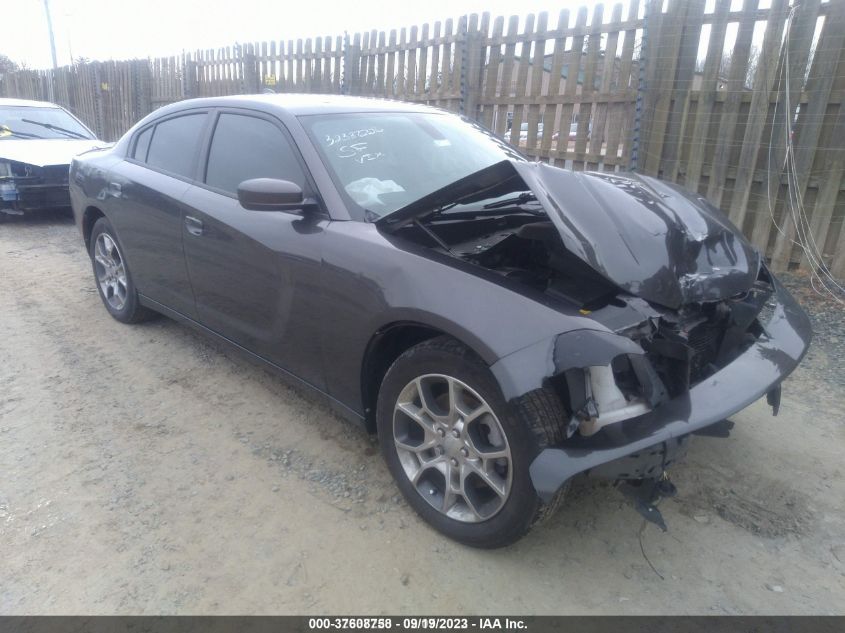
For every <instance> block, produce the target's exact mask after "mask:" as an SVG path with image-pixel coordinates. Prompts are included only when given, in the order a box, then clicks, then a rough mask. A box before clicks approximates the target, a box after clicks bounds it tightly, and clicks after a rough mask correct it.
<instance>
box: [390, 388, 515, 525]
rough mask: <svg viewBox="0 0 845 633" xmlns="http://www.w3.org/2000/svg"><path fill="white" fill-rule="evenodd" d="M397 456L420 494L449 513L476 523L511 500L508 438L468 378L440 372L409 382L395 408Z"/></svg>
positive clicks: (394, 437) (443, 511)
mask: <svg viewBox="0 0 845 633" xmlns="http://www.w3.org/2000/svg"><path fill="white" fill-rule="evenodd" d="M393 439H394V443H395V446H396V451H397V454H398V456H399V461H400V463H401V464H402V468H403V469H404V471H405V474H406V475H407V476H408V479H409V481H410V482H411V484H412V485H413V486H414V488H415V489H416V491H417V492H418V493H419V494H420V496H421V497H422V498H423V499H425V500H426V501H427V502H428V503H429V504H430V505H431V506H433V507H434V508H435V509H436V510H438V511H439V512H441V513H442V514H445V515H446V516H448V517H450V518H452V519H455V520H458V521H462V522H465V523H478V522H480V521H485V520H487V519H489V518H491V517H492V516H494V515H495V514H496V513H497V512H499V510H501V509H502V507H503V506H504V505H505V502H506V501H507V499H508V495H509V494H510V490H511V483H512V479H513V468H512V461H511V451H510V447H509V446H508V440H507V437H506V435H505V433H504V430H503V429H502V425H501V423H500V422H499V420H498V418H497V417H496V414H495V413H494V412H493V409H492V408H491V407H490V405H488V404H487V402H485V400H484V399H483V398H482V397H481V396H480V395H479V394H478V393H477V392H476V391H474V390H473V389H472V388H471V387H470V386H469V385H467V384H466V383H464V382H462V381H460V380H458V379H457V378H454V377H452V376H446V375H442V374H426V375H424V376H419V377H417V378H415V379H414V380H412V381H411V382H409V383H408V384H407V385H406V386H405V388H404V389H402V391H401V392H400V394H399V397H398V398H397V401H396V405H395V408H394V412H393Z"/></svg>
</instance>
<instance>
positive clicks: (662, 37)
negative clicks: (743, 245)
mask: <svg viewBox="0 0 845 633" xmlns="http://www.w3.org/2000/svg"><path fill="white" fill-rule="evenodd" d="M735 5H737V0H734V1H733V2H732V0H710V1H709V2H708V1H707V0H666V1H664V0H626V3H625V4H621V3H620V4H615V5H613V6H612V7H609V8H608V7H604V6H601V5H597V6H595V8H594V9H593V11H592V13H590V12H588V11H587V10H586V9H585V8H581V9H580V10H577V11H573V12H570V11H568V10H563V11H561V12H560V14H559V15H558V16H556V22H555V23H554V24H553V25H552V24H550V23H549V18H548V16H547V15H546V14H545V13H541V14H539V15H537V16H534V15H529V16H527V17H526V18H524V19H522V20H520V18H519V17H518V16H511V17H510V18H508V19H507V20H506V19H505V18H504V17H497V18H495V19H491V17H490V15H488V14H486V13H485V14H483V15H481V16H477V15H470V16H463V17H461V18H459V19H458V20H446V21H444V22H442V23H441V22H435V23H434V24H433V25H428V24H426V25H423V26H422V27H419V28H418V27H411V28H407V29H406V28H403V29H400V30H398V31H397V30H393V31H390V32H389V33H385V32H376V31H371V32H367V33H357V34H354V35H345V36H343V37H334V38H331V37H324V38H315V39H305V40H301V39H300V40H296V41H293V40H288V41H286V42H275V41H274V42H263V43H250V44H241V45H236V46H234V47H228V48H224V49H217V50H203V51H196V52H194V53H191V54H184V55H181V56H178V57H169V58H157V59H151V60H132V61H116V62H115V61H112V62H92V63H88V64H84V65H74V66H69V67H64V68H59V69H57V70H55V71H20V72H16V73H11V74H8V75H6V76H5V77H3V78H2V81H0V95H2V96H16V97H22V98H32V99H48V98H49V97H50V95H51V90H50V87H51V82H52V94H53V99H54V100H55V101H57V102H58V103H61V104H62V105H65V106H67V107H68V108H69V109H70V110H71V111H73V112H74V113H75V114H77V115H78V116H79V117H80V118H81V119H82V120H83V121H85V122H87V123H88V124H89V125H90V126H91V127H92V128H93V129H94V130H95V131H96V132H97V133H98V134H99V135H100V136H101V137H103V138H105V139H108V140H113V139H116V138H117V137H119V136H120V135H121V134H122V133H123V132H124V131H125V130H126V129H128V128H129V127H130V126H131V125H132V124H134V123H135V122H136V121H138V120H139V119H140V118H142V117H143V116H145V115H146V114H148V113H149V112H151V111H153V110H154V109H156V108H158V107H160V106H162V105H164V104H167V103H171V102H174V101H178V100H181V99H185V98H191V97H202V96H216V95H227V94H238V93H255V92H261V91H268V90H270V91H275V92H312V93H334V94H351V95H362V96H368V97H383V98H388V99H401V100H405V101H414V102H420V103H426V104H430V105H435V106H439V107H442V108H446V109H449V110H452V111H455V112H460V113H462V114H464V115H466V116H467V117H469V118H472V119H475V120H478V121H479V122H481V123H482V124H483V125H485V126H487V127H488V128H490V129H492V130H493V131H494V132H495V133H496V134H498V135H500V136H503V137H505V138H507V139H508V140H509V141H510V142H511V143H513V144H514V145H519V146H520V147H521V148H522V150H523V152H524V153H526V154H527V155H528V156H530V157H533V158H535V159H538V160H543V161H548V162H550V163H552V164H558V165H561V166H565V167H569V168H572V169H598V170H611V171H613V170H620V169H634V170H636V171H639V172H641V173H645V174H649V175H656V176H659V177H660V178H663V179H665V180H670V181H675V182H678V183H680V184H682V185H684V186H686V187H688V188H690V189H692V190H695V191H698V192H699V193H701V194H702V195H704V196H706V197H707V198H708V199H709V200H710V201H711V202H713V203H714V204H716V205H717V206H720V207H722V208H723V209H725V211H726V212H728V213H729V214H730V216H731V218H732V219H733V221H734V222H735V223H736V224H737V225H738V226H740V227H741V228H742V229H743V230H744V231H745V233H746V234H747V235H748V236H749V237H750V238H751V239H752V241H753V242H754V243H755V244H756V245H757V246H759V247H760V248H761V249H763V250H764V251H765V252H766V253H767V254H768V255H769V257H770V258H771V261H772V265H773V267H774V268H775V269H777V270H783V269H785V268H787V267H788V266H790V265H793V266H794V265H802V266H804V267H808V266H809V265H810V264H812V261H813V260H812V259H808V257H807V255H806V254H805V253H804V251H803V250H802V249H801V248H799V247H798V246H797V245H796V244H795V242H796V241H801V242H803V243H808V242H812V243H814V244H815V245H816V246H817V248H818V251H820V252H821V253H822V257H823V263H824V265H825V266H826V267H828V268H829V269H830V270H832V271H833V273H834V274H835V275H837V276H838V277H840V278H841V277H843V276H845V224H844V223H843V217H845V193H843V188H844V186H845V185H844V181H845V103H843V101H845V0H801V2H800V3H797V2H794V0H742V3H741V7H739V8H738V9H737V7H736V6H735ZM793 5H794V6H793ZM733 9H736V10H733ZM793 9H794V10H793ZM791 12H792V13H791ZM787 31H788V32H787ZM785 35H787V36H788V37H787V38H786V40H785V41H786V45H785V46H783V47H782V42H783V41H784V36H785ZM704 49H706V53H704V54H703V59H699V57H700V56H701V55H700V52H699V51H700V50H704ZM787 78H788V80H789V81H788V82H787V81H785V80H786V79H787ZM787 88H788V89H787ZM787 102H788V103H789V104H790V109H791V111H792V113H791V118H790V116H787V114H786V108H785V104H786V103H787ZM787 121H789V124H790V126H791V130H789V131H790V132H791V134H787ZM787 158H788V159H789V165H790V167H792V172H791V173H792V176H791V177H790V176H788V175H787V171H786V170H784V169H783V168H782V165H783V164H784V161H785V159H787ZM795 216H797V217H798V218H799V220H800V221H799V222H794V221H793V220H792V218H793V217H795ZM796 234H797V235H798V236H799V237H800V238H801V239H800V240H796Z"/></svg>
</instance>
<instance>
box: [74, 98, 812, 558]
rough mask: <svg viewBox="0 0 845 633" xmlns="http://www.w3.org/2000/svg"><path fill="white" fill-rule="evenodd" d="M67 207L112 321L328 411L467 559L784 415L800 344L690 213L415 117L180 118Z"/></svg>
mask: <svg viewBox="0 0 845 633" xmlns="http://www.w3.org/2000/svg"><path fill="white" fill-rule="evenodd" d="M70 186H71V199H72V202H73V210H74V214H75V216H76V221H77V223H78V226H79V228H80V230H81V233H82V236H83V239H84V242H85V245H86V248H87V249H88V252H89V254H90V256H91V261H92V267H93V272H94V276H95V280H96V284H97V288H98V291H99V293H100V297H101V299H102V301H103V304H104V305H105V308H106V310H107V311H108V312H109V313H110V314H111V315H112V316H113V317H114V318H115V319H117V320H119V321H122V322H125V323H134V322H137V321H140V320H143V319H146V318H149V317H150V316H151V315H153V314H155V313H161V314H165V315H167V316H170V317H172V318H174V319H177V320H178V321H180V322H183V323H186V324H188V325H191V326H193V327H195V328H197V329H198V330H200V331H202V332H204V333H206V334H208V335H211V336H213V337H216V338H217V339H219V340H220V341H223V342H225V343H227V344H229V345H230V346H231V347H232V348H233V349H236V350H239V351H240V352H242V353H244V354H246V355H247V356H248V357H249V358H251V359H253V360H255V361H256V362H259V363H263V364H264V365H266V366H267V367H269V368H271V369H273V370H275V371H277V372H278V373H280V374H281V375H283V376H286V377H288V378H289V379H291V380H292V381H293V382H294V383H296V384H298V385H299V386H301V387H302V388H304V389H308V390H310V391H311V392H313V393H314V394H317V395H319V396H321V397H323V398H325V399H326V400H327V401H328V402H329V403H330V404H331V405H332V406H333V407H334V409H335V410H336V411H338V412H339V413H341V414H343V415H345V416H346V417H348V418H349V419H350V420H354V421H356V422H359V423H361V424H363V425H364V426H365V428H367V429H368V430H369V431H371V432H374V433H377V434H378V437H379V442H380V444H381V449H382V454H383V456H384V458H385V460H386V462H387V464H388V467H389V469H390V472H391V473H392V475H393V477H394V478H395V480H396V483H397V485H398V487H399V488H400V490H401V491H402V493H403V494H404V496H405V498H406V499H407V500H408V503H409V504H410V505H411V506H412V507H413V508H414V509H415V510H416V511H417V512H418V513H419V514H420V515H421V516H422V517H423V518H424V519H425V520H426V521H427V522H428V523H430V524H431V525H432V526H434V527H435V528H436V529H438V530H440V531H441V532H442V533H444V534H446V535H448V536H449V537H451V538H454V539H456V540H459V541H461V542H463V543H467V544H470V545H474V546H479V547H499V546H502V545H506V544H509V543H512V542H514V541H515V540H516V539H518V538H520V537H521V536H522V535H523V534H525V533H526V532H527V531H528V530H529V529H530V528H531V527H532V526H533V525H535V524H536V523H537V522H538V521H540V520H542V519H543V518H545V517H547V516H549V515H550V514H551V512H552V511H553V510H554V509H555V507H556V505H557V503H558V501H559V500H560V498H561V496H562V495H563V493H564V491H565V490H566V484H567V482H568V481H569V480H570V479H571V478H572V477H573V476H575V475H577V474H580V473H589V474H591V475H596V476H603V477H607V478H610V479H613V480H635V481H637V482H643V481H644V480H645V481H650V482H652V483H654V482H658V481H660V480H661V478H662V477H663V476H664V474H665V471H666V468H667V467H668V466H669V465H670V464H671V463H673V462H674V461H676V460H677V459H679V458H680V457H681V456H682V455H683V453H684V451H685V450H686V448H687V444H688V438H689V436H690V434H691V433H693V432H694V431H697V430H700V429H703V428H705V427H707V426H709V425H711V424H713V423H715V422H718V421H720V420H722V419H724V418H726V417H728V416H729V415H732V414H733V413H735V412H736V411H738V410H740V409H742V408H744V407H745V406H747V405H748V404H750V403H751V402H753V401H754V400H756V399H757V398H759V397H760V396H761V395H764V394H769V399H770V402H771V403H772V405H773V407H775V408H777V403H778V398H779V393H780V391H779V389H780V387H779V385H780V383H781V381H782V380H783V379H784V378H785V377H786V376H787V375H788V374H789V373H790V372H791V371H792V370H793V369H794V368H795V367H796V365H797V363H798V362H799V361H800V359H801V358H802V356H803V354H804V352H805V351H806V349H807V345H808V344H809V339H810V329H809V322H808V320H807V316H806V315H805V314H804V312H803V311H802V310H801V309H800V308H799V307H798V306H797V304H796V303H795V301H794V300H793V299H792V297H791V296H790V295H789V293H788V292H787V291H786V290H784V289H783V287H781V286H780V284H779V283H778V282H777V280H776V279H775V278H774V277H773V276H772V275H771V274H770V273H769V272H768V270H767V269H766V267H765V265H764V263H763V261H762V258H761V256H760V255H759V253H758V252H756V251H755V250H754V248H753V247H752V246H751V245H750V244H749V243H748V242H747V241H746V240H745V239H744V238H743V237H742V235H741V234H740V233H739V231H738V230H737V229H736V228H735V227H733V226H732V225H731V224H730V222H729V221H728V220H727V218H726V217H725V216H724V215H723V214H722V213H721V212H720V211H718V210H717V209H715V208H713V207H712V206H711V205H709V204H708V203H707V202H706V201H705V200H703V199H702V198H700V197H699V196H696V195H694V194H691V193H688V192H685V191H684V190H682V189H680V188H678V187H675V186H674V185H670V184H667V183H662V182H660V181H658V180H656V179H654V178H647V177H643V176H639V175H636V174H616V173H585V172H573V171H567V170H563V169H559V168H556V167H552V166H550V165H548V164H544V163H536V162H530V161H528V160H526V159H525V158H524V157H523V156H522V155H520V154H519V153H518V152H517V151H516V150H515V149H514V148H513V147H512V146H510V145H508V144H507V143H505V142H503V141H502V140H501V139H498V138H496V137H495V136H494V135H492V134H491V133H489V132H487V131H485V130H483V129H482V128H480V127H478V126H476V125H474V124H472V123H470V122H469V121H467V120H465V119H462V118H460V117H458V116H455V115H453V114H448V113H445V112H442V111H439V110H435V109H432V108H428V107H426V106H420V105H413V104H401V103H397V102H387V101H375V100H370V99H357V98H351V97H323V96H316V95H315V96H309V95H301V96H283V95H256V96H240V97H220V98H210V99H198V100H191V101H184V102H180V103H178V104H173V105H170V106H167V107H164V108H162V109H160V110H158V111H156V112H155V113H153V114H152V115H150V116H148V117H147V118H145V119H144V120H142V121H141V122H140V123H139V124H138V125H136V126H135V127H134V128H133V129H131V130H130V131H129V132H128V133H127V134H126V135H125V136H124V137H123V138H122V139H121V140H120V141H118V143H117V144H116V145H115V146H114V147H113V148H111V149H109V150H104V151H98V152H89V153H87V154H85V155H82V156H79V157H77V158H75V159H74V161H73V163H72V166H71V185H70ZM769 303H770V304H771V305H770V308H771V310H772V311H769V310H768V309H767V310H764V309H763V308H764V306H766V305H767V304H769Z"/></svg>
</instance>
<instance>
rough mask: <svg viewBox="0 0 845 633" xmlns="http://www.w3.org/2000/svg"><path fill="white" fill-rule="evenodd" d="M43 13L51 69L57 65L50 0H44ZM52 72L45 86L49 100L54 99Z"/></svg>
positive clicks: (52, 100) (54, 68)
mask: <svg viewBox="0 0 845 633" xmlns="http://www.w3.org/2000/svg"><path fill="white" fill-rule="evenodd" d="M44 13H46V14H47V32H48V33H49V35H50V54H51V55H52V57H53V71H54V72H55V70H56V68H58V67H59V64H58V62H57V61H56V38H55V37H54V36H53V18H52V17H51V16H50V0H44ZM53 79H54V78H53V73H50V83H49V84H48V86H47V94H48V99H49V100H50V101H51V102H54V101H55V98H54V94H53Z"/></svg>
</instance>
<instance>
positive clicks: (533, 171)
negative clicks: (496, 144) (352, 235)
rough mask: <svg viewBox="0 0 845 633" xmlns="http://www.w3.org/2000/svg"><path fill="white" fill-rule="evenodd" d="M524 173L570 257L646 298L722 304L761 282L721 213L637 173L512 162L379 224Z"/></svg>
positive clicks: (755, 260)
mask: <svg viewBox="0 0 845 633" xmlns="http://www.w3.org/2000/svg"><path fill="white" fill-rule="evenodd" d="M515 176H519V177H520V178H521V179H522V180H523V181H524V182H525V184H526V185H527V186H528V188H529V189H530V190H531V191H532V192H533V193H534V195H535V196H536V197H537V200H538V201H539V202H540V203H541V204H542V206H543V208H544V210H545V211H546V213H547V214H548V216H549V218H550V219H551V220H552V222H553V223H554V225H555V227H556V228H557V230H558V232H559V233H560V237H561V239H562V241H563V245H564V247H565V248H566V249H567V250H568V251H569V252H570V253H572V254H573V255H575V256H577V257H578V258H580V259H581V260H583V261H584V262H585V263H586V264H588V265H589V266H590V267H591V268H592V269H594V270H595V271H596V272H598V273H599V274H601V275H602V276H603V277H604V278H606V279H607V280H608V281H610V282H612V283H613V284H615V285H616V286H618V287H620V288H621V289H623V290H625V291H627V292H629V293H631V294H633V295H637V296H639V297H642V298H643V299H645V300H647V301H650V302H653V303H657V304H660V305H663V306H666V307H668V308H673V309H676V308H678V307H680V306H681V305H683V304H686V303H692V302H704V301H718V300H721V299H725V298H727V297H731V296H734V295H737V294H739V293H742V292H745V291H747V290H748V289H749V288H751V286H752V285H753V283H754V281H755V279H756V278H757V275H758V273H759V268H760V263H761V262H760V256H759V254H758V253H757V251H756V250H755V249H754V248H753V247H752V246H751V245H750V244H749V243H748V241H747V240H746V239H745V238H744V237H743V236H742V234H741V233H740V231H739V230H738V229H737V228H736V227H735V226H733V224H731V222H730V221H729V220H728V218H727V217H726V216H725V215H724V213H722V211H720V210H719V209H717V208H716V207H714V206H713V205H711V204H710V203H709V202H707V200H705V199H704V198H703V197H701V196H699V195H696V194H693V193H690V192H687V191H684V190H683V189H682V188H680V187H677V186H675V185H672V184H669V183H665V182H661V181H659V180H657V179H656V178H649V177H646V176H641V175H639V174H633V173H601V172H575V171H570V170H566V169H561V168H558V167H552V166H550V165H547V164H545V163H535V162H527V161H516V160H507V161H502V162H500V163H496V164H494V165H491V166H490V167H488V168H486V169H484V170H481V171H479V172H477V173H475V174H472V175H470V176H467V177H466V178H462V179H460V180H458V181H456V182H454V183H452V184H451V185H448V186H447V187H444V188H443V189H440V190H438V191H436V192H434V193H432V194H430V195H428V196H426V197H425V198H422V199H420V200H417V201H416V202H413V203H411V204H410V205H408V206H406V207H404V208H403V209H399V210H398V211H396V212H394V213H392V214H390V215H389V216H385V217H384V218H382V219H381V220H380V221H379V223H382V224H393V223H396V222H399V223H402V222H405V221H408V219H409V218H412V217H422V216H424V215H426V214H428V213H430V212H431V211H432V210H436V209H437V208H438V207H440V206H441V205H443V204H448V203H449V202H454V201H455V200H458V199H460V200H461V201H462V203H465V202H466V201H468V200H472V199H473V198H475V197H485V196H489V195H490V194H491V193H493V194H496V193H499V192H498V191H497V189H498V188H500V187H503V186H505V187H510V188H511V189H510V190H511V191H513V190H514V189H513V184H512V182H511V183H510V184H507V183H508V182H509V181H511V179H512V178H513V177H515ZM506 190H507V189H506ZM474 192H484V193H480V194H479V195H478V196H476V195H474ZM444 217H447V216H444Z"/></svg>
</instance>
